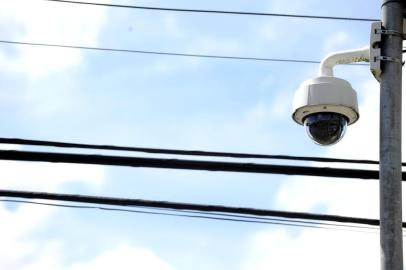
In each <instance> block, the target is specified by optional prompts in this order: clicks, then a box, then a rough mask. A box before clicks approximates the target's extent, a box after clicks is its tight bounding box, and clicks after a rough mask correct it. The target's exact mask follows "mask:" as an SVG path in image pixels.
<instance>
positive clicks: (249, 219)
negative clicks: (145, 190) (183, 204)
mask: <svg viewBox="0 0 406 270" xmlns="http://www.w3.org/2000/svg"><path fill="white" fill-rule="evenodd" d="M0 202H6V203H21V204H33V205H43V206H54V207H62V208H75V209H89V210H103V211H115V212H127V213H137V214H150V215H160V216H173V217H186V218H199V219H210V220H219V221H233V222H244V223H256V224H270V225H283V226H294V227H304V228H315V229H329V230H344V231H352V232H362V233H377V230H376V227H371V226H358V225H348V224H338V223H325V222H311V221H300V220H289V219H278V218H263V217H255V216H248V215H230V214H222V213H207V212H202V211H184V210H165V211H173V212H176V213H167V212H163V211H162V209H156V208H154V209H156V210H154V211H145V210H135V209H130V208H112V207H103V206H89V205H76V204H60V203H46V202H38V201H27V200H14V199H0ZM185 213H189V214H185Z"/></svg>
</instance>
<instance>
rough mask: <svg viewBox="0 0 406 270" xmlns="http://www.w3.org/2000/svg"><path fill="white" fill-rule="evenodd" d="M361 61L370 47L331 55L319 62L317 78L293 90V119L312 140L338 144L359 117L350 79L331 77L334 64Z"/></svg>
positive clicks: (367, 59)
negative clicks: (294, 91)
mask: <svg viewBox="0 0 406 270" xmlns="http://www.w3.org/2000/svg"><path fill="white" fill-rule="evenodd" d="M360 61H369V47H365V48H361V49H356V50H349V51H341V52H336V53H333V54H330V55H328V56H327V57H326V58H324V59H323V61H322V62H321V64H320V70H319V77H316V78H314V79H310V80H307V81H304V82H303V83H302V84H301V85H300V87H299V88H298V89H297V90H296V93H295V97H294V102H293V114H292V118H293V120H294V121H295V122H296V123H298V124H300V125H303V126H305V129H306V132H307V134H308V135H309V137H310V138H311V139H312V140H313V141H314V142H315V143H317V144H319V145H332V144H335V143H337V142H338V141H339V140H340V139H341V138H342V137H343V136H344V133H345V131H346V128H347V125H351V124H353V123H355V122H356V121H357V120H358V118H359V112H358V102H357V93H356V92H355V91H354V89H352V87H351V84H350V83H349V82H347V81H346V80H343V79H339V78H336V77H334V76H333V67H334V66H335V65H337V64H348V63H353V62H360Z"/></svg>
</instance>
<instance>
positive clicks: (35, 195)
mask: <svg viewBox="0 0 406 270" xmlns="http://www.w3.org/2000/svg"><path fill="white" fill-rule="evenodd" d="M0 196H1V197H10V198H24V199H44V200H53V201H65V202H77V203H89V204H104V205H114V206H125V207H152V208H160V209H171V210H174V209H175V210H192V211H203V212H207V213H209V212H210V213H227V214H243V215H251V216H259V217H269V216H271V217H279V218H288V219H297V220H319V221H327V222H337V223H355V224H363V225H372V226H378V225H379V220H377V219H369V218H359V217H347V216H338V215H326V214H314V213H304V212H288V211H277V210H267V209H258V208H245V207H230V206H223V205H203V204H191V203H180V202H169V201H152V200H141V199H129V198H114V197H100V196H88V195H73V194H61V193H46V192H31V191H16V190H1V189H0ZM402 226H403V227H406V223H405V222H403V223H402Z"/></svg>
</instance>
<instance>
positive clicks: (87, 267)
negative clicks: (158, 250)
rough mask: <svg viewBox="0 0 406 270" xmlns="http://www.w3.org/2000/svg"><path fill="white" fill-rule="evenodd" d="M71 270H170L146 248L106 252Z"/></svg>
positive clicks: (121, 248) (125, 248) (78, 264)
mask: <svg viewBox="0 0 406 270" xmlns="http://www.w3.org/2000/svg"><path fill="white" fill-rule="evenodd" d="M69 269H70V270H104V269H106V270H107V269H120V270H127V269H128V270H130V269H143V270H170V269H172V268H171V267H170V266H169V265H168V264H167V263H166V262H164V261H163V260H161V259H160V258H159V257H158V256H157V255H156V254H154V253H153V252H152V251H151V250H149V249H146V248H138V247H129V246H122V247H119V248H116V249H113V250H109V251H106V252H104V253H102V254H100V255H98V256H97V257H96V258H94V259H93V260H91V261H88V262H83V263H77V264H75V265H74V266H73V267H72V268H69Z"/></svg>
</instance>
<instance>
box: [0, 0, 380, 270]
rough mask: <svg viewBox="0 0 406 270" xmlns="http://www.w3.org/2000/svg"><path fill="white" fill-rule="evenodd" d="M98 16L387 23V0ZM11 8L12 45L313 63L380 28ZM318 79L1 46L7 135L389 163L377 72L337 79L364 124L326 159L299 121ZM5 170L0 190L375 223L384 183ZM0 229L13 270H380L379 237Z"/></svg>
mask: <svg viewBox="0 0 406 270" xmlns="http://www.w3.org/2000/svg"><path fill="white" fill-rule="evenodd" d="M100 2H105V3H115V4H137V5H146V6H161V7H179V8H193V9H195V8H196V9H198V8H201V9H223V10H242V11H253V12H255V11H257V12H275V13H277V12H280V13H289V14H311V15H324V16H344V17H364V18H379V17H380V1H366V0H365V1H346V2H345V4H344V3H343V2H342V1H316V0H310V1H299V0H295V1H290V2H289V4H287V3H286V1H282V0H277V1H270V0H269V1H265V0H259V1H255V2H253V1H242V0H241V1H193V2H192V1H178V0H173V1H170V3H169V2H168V1H124V0H122V1H118V0H117V1H115V0H114V1H110V2H108V1H104V0H100ZM1 6H2V8H0V26H1V28H2V29H4V30H3V31H2V34H1V37H0V39H2V40H12V41H27V42H43V43H47V42H48V43H57V44H67V45H82V46H99V47H111V48H123V49H135V50H155V51H170V52H179V53H201V54H216V55H239V56H251V57H269V58H288V59H295V58H297V59H308V60H320V59H322V58H323V57H324V56H325V55H326V54H328V53H330V52H333V51H335V50H341V49H352V48H357V47H362V46H364V45H366V44H368V43H369V31H370V30H369V29H370V24H369V23H367V22H347V21H327V20H306V19H294V18H276V17H254V16H231V15H228V16H227V15H210V14H192V13H171V12H157V11H156V12H153V11H137V10H129V9H118V8H102V7H89V6H80V5H77V6H76V5H68V4H61V3H50V2H46V1H41V0H25V1H23V0H18V1H15V0H14V1H11V0H3V1H1ZM317 69H318V66H317V65H313V64H298V63H297V64H294V63H277V62H276V63H271V62H250V61H237V60H220V59H201V58H186V57H173V56H154V55H142V54H125V53H106V52H96V51H83V50H73V49H57V48H52V49H51V48H36V47H28V46H25V47H24V46H15V45H5V44H2V45H0V70H1V72H0V82H1V86H2V89H3V90H2V91H0V102H1V105H2V106H0V110H1V113H0V120H1V123H2V125H1V126H0V131H1V134H2V135H1V136H2V137H21V138H30V139H43V140H56V141H71V142H83V143H100V144H116V145H131V146H139V147H154V148H158V147H162V148H179V149H199V150H211V151H232V152H249V153H266V154H285V155H306V156H322V157H343V158H365V159H377V154H378V123H377V116H378V107H379V92H378V90H379V85H378V83H377V82H376V81H375V80H374V78H373V77H372V75H371V74H370V72H369V70H368V67H365V66H342V67H337V68H336V69H335V74H336V76H337V77H340V78H344V79H346V80H348V81H350V82H351V83H352V85H353V87H354V89H356V90H357V93H358V98H359V102H360V113H361V118H360V120H359V123H357V124H355V125H354V126H350V127H349V128H348V130H347V134H346V136H345V137H344V138H343V140H342V141H341V142H340V143H339V144H337V145H335V146H332V147H329V148H325V147H320V146H317V145H315V144H313V143H312V142H311V141H310V140H309V139H308V138H307V135H306V134H305V132H304V129H303V128H302V127H300V126H298V125H296V124H295V123H294V122H293V121H292V120H291V106H292V104H291V103H292V98H293V93H294V91H295V90H296V88H297V87H298V85H299V84H300V83H301V82H302V81H303V80H305V79H308V78H311V77H314V76H316V74H317ZM2 147H3V146H2ZM4 147H7V148H11V149H34V148H29V147H23V148H21V147H16V146H4ZM4 147H3V148H4ZM46 150H48V151H56V150H55V149H46ZM69 151H74V150H69ZM121 154H122V153H121ZM221 160H222V159H221ZM243 161H245V160H243ZM257 162H264V161H263V160H257ZM272 162H275V163H286V162H281V161H272ZM290 164H291V163H290ZM0 165H1V166H2V172H3V177H2V178H3V179H2V181H1V182H0V188H9V189H24V190H39V191H57V192H66V193H79V194H93V195H105V196H117V197H118V196H123V197H134V198H142V199H152V200H171V201H179V202H190V203H212V204H224V205H230V206H246V207H258V208H269V209H283V210H291V211H314V212H321V213H330V214H340V215H352V216H363V217H371V218H376V217H377V216H378V203H377V202H378V198H377V195H378V193H377V185H376V182H365V181H357V180H337V179H328V181H327V180H326V179H323V178H312V177H288V176H281V175H255V174H238V173H219V172H189V171H177V170H162V169H138V168H137V169H136V168H117V167H102V166H84V165H66V164H38V163H15V162H4V161H3V162H1V164H0ZM307 165H319V166H321V165H320V164H315V163H310V164H307ZM333 165H334V164H333ZM341 166H343V165H341ZM0 216H1V219H2V221H3V222H4V228H5V229H4V230H3V232H2V233H0V236H1V238H2V239H5V240H4V243H5V244H3V245H2V246H3V247H0V266H1V268H2V269H61V270H80V269H111V268H112V267H113V266H115V268H118V269H134V268H135V269H157V270H161V269H179V270H183V269H243V270H245V269H258V270H259V269H298V268H303V269H326V268H327V267H328V268H329V269H343V268H346V269H359V268H363V269H366V268H368V269H378V267H379V243H378V238H379V237H378V235H377V234H364V233H354V232H343V231H330V230H321V229H297V228H295V229H292V228H291V227H284V226H273V225H258V224H257V225H255V224H242V223H241V224H240V223H231V222H221V221H212V220H200V219H186V218H177V217H163V216H152V215H141V214H128V213H116V212H104V211H97V210H74V209H73V210H72V209H60V208H50V207H41V206H30V205H11V204H4V203H3V204H1V205H0ZM348 243H351V244H350V246H348ZM6 247H7V248H6ZM360 250H362V251H363V252H362V254H360ZM315 254H319V256H316V255H315ZM293 258H295V259H293Z"/></svg>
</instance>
